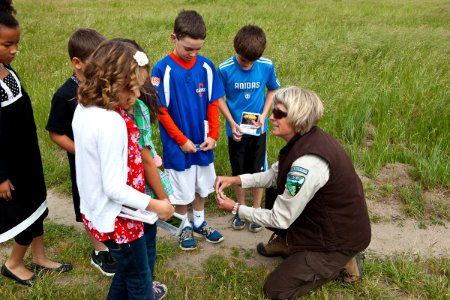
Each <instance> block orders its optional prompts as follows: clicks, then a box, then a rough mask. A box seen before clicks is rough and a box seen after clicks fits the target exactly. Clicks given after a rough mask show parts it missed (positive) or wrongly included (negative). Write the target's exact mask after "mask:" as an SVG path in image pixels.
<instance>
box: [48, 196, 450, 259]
mask: <svg viewBox="0 0 450 300" xmlns="http://www.w3.org/2000/svg"><path fill="white" fill-rule="evenodd" d="M47 200H48V206H49V210H50V214H49V218H50V220H52V221H53V222H55V223H60V224H66V225H74V226H75V227H77V228H80V229H82V226H81V223H76V222H75V221H74V220H75V217H74V212H73V207H72V201H71V199H69V198H68V197H63V196H61V195H58V194H56V193H54V192H53V191H51V190H50V191H49V193H48V198H47ZM368 206H369V210H372V211H381V209H380V207H378V206H379V203H378V204H377V203H371V202H370V201H368ZM384 212H385V214H387V215H390V218H385V219H388V221H385V222H379V223H376V224H372V241H371V243H370V245H369V248H368V253H373V254H376V255H379V256H383V255H385V256H390V255H394V254H396V253H402V252H410V253H414V254H418V255H420V256H422V257H442V256H446V257H449V256H450V229H449V228H450V227H449V225H450V224H448V223H446V224H445V225H444V226H443V225H435V226H428V227H427V228H425V229H420V228H419V223H418V222H417V221H414V220H409V219H405V218H398V217H396V216H397V213H398V212H397V210H396V209H395V207H390V208H389V211H387V210H386V205H385V206H384ZM230 220H231V214H230V215H226V216H219V217H211V218H208V222H209V223H210V224H212V225H213V226H214V227H215V228H216V229H218V230H219V231H220V232H221V233H222V234H223V235H224V237H225V241H224V242H223V243H221V244H217V245H212V244H210V243H207V242H205V241H200V242H199V243H198V244H199V248H198V249H197V250H195V251H190V252H187V251H186V252H182V254H181V255H178V256H177V257H176V258H175V259H174V260H172V261H171V262H170V266H169V267H174V268H180V267H181V266H189V267H190V268H192V266H194V267H195V266H201V263H202V262H203V261H204V260H205V259H206V258H207V257H209V256H210V255H213V254H229V255H231V253H232V252H233V253H236V252H237V251H239V257H246V258H248V264H250V265H255V266H256V265H266V266H270V265H272V264H274V263H276V260H274V259H270V258H265V257H262V256H260V255H258V254H257V253H256V250H255V247H256V245H257V244H258V243H259V242H265V241H267V240H268V239H269V237H270V235H271V231H269V230H267V229H264V230H262V231H261V232H259V233H256V234H255V233H251V232H249V231H248V230H242V231H234V230H233V229H231V227H230ZM158 235H160V236H163V237H164V238H175V237H170V236H168V235H167V234H166V233H165V231H163V230H159V231H158Z"/></svg>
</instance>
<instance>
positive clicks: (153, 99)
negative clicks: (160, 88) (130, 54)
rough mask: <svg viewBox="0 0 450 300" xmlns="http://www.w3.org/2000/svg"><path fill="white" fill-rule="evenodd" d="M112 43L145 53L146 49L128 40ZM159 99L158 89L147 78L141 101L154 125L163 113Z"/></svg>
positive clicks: (116, 39)
mask: <svg viewBox="0 0 450 300" xmlns="http://www.w3.org/2000/svg"><path fill="white" fill-rule="evenodd" d="M112 41H121V42H125V43H129V44H131V45H132V46H133V47H135V48H136V50H138V51H142V52H144V53H145V51H144V49H143V48H142V47H141V46H140V45H139V44H138V43H137V42H136V41H135V40H131V39H127V38H114V39H112ZM158 98H159V96H158V92H157V91H156V88H155V87H154V86H153V84H152V83H151V82H150V78H149V77H148V76H147V78H146V79H145V82H144V85H143V86H142V87H141V96H140V97H139V100H141V101H142V102H144V104H145V105H146V106H147V108H148V111H149V113H150V122H151V123H152V124H156V122H157V120H158V118H157V115H158V114H160V113H161V111H160V109H159V107H158Z"/></svg>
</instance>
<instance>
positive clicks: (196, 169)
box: [165, 163, 216, 205]
mask: <svg viewBox="0 0 450 300" xmlns="http://www.w3.org/2000/svg"><path fill="white" fill-rule="evenodd" d="M165 172H166V174H167V175H168V176H169V179H170V183H171V184H172V187H173V194H172V195H171V197H170V202H171V203H172V204H174V205H188V204H190V203H192V202H193V201H194V199H195V193H197V194H199V195H200V197H202V198H206V197H207V196H208V195H209V194H210V193H212V192H213V191H214V181H215V180H216V171H215V169H214V163H211V164H209V166H206V167H203V166H196V165H194V166H191V167H190V168H189V169H187V170H184V171H176V170H173V169H166V170H165Z"/></svg>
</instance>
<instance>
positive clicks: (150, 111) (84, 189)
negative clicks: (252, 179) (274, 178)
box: [0, 10, 280, 299]
mask: <svg viewBox="0 0 450 300" xmlns="http://www.w3.org/2000/svg"><path fill="white" fill-rule="evenodd" d="M4 32H5V25H3V24H0V42H1V39H2V38H4ZM170 37H171V40H172V41H173V43H174V50H173V51H172V52H171V53H170V54H169V55H167V56H166V57H165V58H163V59H162V60H161V61H159V62H157V63H156V64H155V66H154V67H153V69H152V71H151V76H150V74H149V73H150V69H149V60H148V58H147V55H146V54H145V51H144V50H143V49H142V48H141V47H140V46H139V45H138V44H137V43H136V42H135V41H133V40H128V39H112V40H106V39H105V38H104V37H103V36H102V35H101V34H100V33H98V32H97V31H95V30H92V29H78V30H77V31H76V32H75V33H74V34H73V35H72V36H71V38H70V39H69V45H68V49H69V56H70V59H71V62H72V66H73V69H74V72H73V74H72V76H71V77H70V78H69V79H68V80H67V81H66V82H65V83H64V84H63V85H62V86H61V87H60V88H59V89H58V90H57V92H56V93H55V95H54V97H53V99H52V105H51V110H50V114H49V119H48V123H47V126H46V129H47V130H48V131H49V134H50V138H51V139H52V141H54V142H55V143H56V144H57V145H59V146H60V147H61V148H63V149H65V150H66V151H67V155H68V159H69V164H70V170H71V179H72V192H73V201H74V209H75V214H76V220H77V221H79V222H84V225H85V228H86V231H87V232H88V236H89V238H90V241H91V243H92V246H93V248H94V250H93V252H92V257H91V263H92V264H93V265H94V266H95V267H97V268H98V269H99V270H100V271H101V272H102V273H103V274H105V275H108V276H111V275H114V274H115V276H114V278H113V282H112V284H111V288H110V291H109V294H108V298H110V299H116V298H117V299H119V298H126V295H128V296H130V297H134V296H136V297H138V296H143V298H145V299H162V298H164V297H165V295H166V293H167V287H166V286H165V285H164V284H161V283H159V282H156V281H153V273H154V264H155V259H156V226H155V225H154V224H147V223H143V222H141V221H137V220H133V219H128V218H124V217H120V216H118V215H119V214H120V212H121V209H122V207H123V206H126V207H130V208H133V209H136V210H140V211H142V212H144V211H146V210H147V211H153V212H155V213H157V215H158V217H159V218H160V219H163V220H166V219H168V218H170V217H171V216H172V215H173V213H174V211H175V212H177V213H178V214H180V215H181V216H183V218H186V219H187V218H188V209H187V206H188V205H189V204H192V211H193V219H192V222H184V225H183V228H182V231H181V234H180V237H179V240H180V247H181V249H183V250H193V249H196V247H197V243H196V240H195V239H194V234H195V235H199V236H201V237H204V238H205V239H206V240H207V241H208V242H211V243H220V242H222V241H223V240H224V238H223V236H222V235H221V234H220V233H219V232H218V231H217V230H215V229H214V228H213V227H212V226H210V225H209V224H208V223H207V222H206V221H205V212H204V209H205V197H207V196H208V194H210V193H211V192H213V191H214V187H213V185H214V180H215V178H216V174H215V169H214V163H213V161H214V157H213V149H214V148H215V147H216V142H217V140H218V136H219V125H220V124H219V123H220V121H219V110H220V111H221V112H222V114H223V115H224V117H225V118H226V121H227V136H228V142H229V155H230V163H231V166H232V172H233V175H240V174H243V173H255V172H260V171H264V170H265V169H266V165H267V159H266V135H265V132H266V130H267V116H268V114H269V109H270V107H271V105H272V96H273V94H274V91H275V90H276V89H278V88H279V87H280V84H279V82H278V80H277V77H276V73H275V69H274V67H273V64H272V62H271V61H270V60H268V59H265V58H262V57H261V56H262V54H263V52H264V50H265V46H266V37H265V34H264V32H263V30H262V29H261V28H259V27H257V26H254V25H247V26H244V27H243V28H241V29H240V30H239V32H238V33H237V35H236V37H235V39H234V48H235V50H236V55H234V56H233V57H231V58H230V59H228V60H226V61H225V62H223V63H222V64H221V65H220V66H219V68H218V70H216V68H215V66H214V64H213V62H211V61H210V60H209V59H207V58H206V57H204V56H201V55H199V52H200V50H201V48H202V46H203V43H204V40H205V38H206V26H205V23H204V21H203V18H202V16H201V15H199V14H198V13H197V12H196V11H193V10H183V11H181V12H180V13H179V14H178V16H177V17H176V19H175V23H174V30H173V33H172V34H171V36H170ZM0 47H1V45H0ZM1 51H2V50H1V48H0V63H2V64H8V63H9V61H6V60H5V59H4V58H3V56H1ZM0 75H1V73H0ZM150 77H151V79H150ZM0 78H3V77H1V76H0ZM2 80H3V79H2ZM2 82H3V81H2ZM2 88H3V84H2ZM266 88H267V93H265V89H266ZM225 97H226V99H225ZM2 101H3V100H2ZM78 104H79V105H78ZM2 110H3V102H2ZM248 114H250V115H251V116H255V117H256V118H254V119H251V123H250V124H251V126H250V127H251V128H250V130H248V129H247V127H246V128H243V126H242V124H243V120H242V119H243V118H244V116H245V115H248ZM2 115H3V112H2V114H0V118H2V119H1V122H2V132H0V134H2V133H3V128H4V126H3V122H4V121H3V116H2ZM156 118H157V119H158V121H159V126H160V137H161V141H162V146H163V151H162V160H163V165H164V169H165V171H164V172H161V171H160V170H159V169H158V168H159V167H160V166H161V159H160V157H159V156H158V154H157V153H156V151H155V147H154V144H153V142H152V127H151V124H152V123H154V122H156ZM74 141H75V142H74ZM2 142H3V138H2ZM75 154H76V155H75ZM3 158H4V157H1V159H2V161H3ZM2 161H0V162H2ZM0 167H1V164H0ZM1 171H2V169H1V168H0V175H1ZM0 180H1V178H0ZM3 184H4V183H0V187H2V185H3ZM44 189H45V186H44ZM2 191H3V189H1V188H0V197H2V198H5V197H4V196H3V195H2ZM236 195H237V198H238V200H239V202H240V203H242V204H244V203H245V191H244V190H242V189H239V188H237V189H236ZM252 195H253V206H254V207H259V206H260V203H261V198H262V190H261V189H254V190H252ZM5 199H6V198H5ZM44 199H45V197H44ZM13 200H14V198H13ZM4 202H5V203H9V202H12V201H8V202H6V201H3V199H1V200H0V203H1V204H3V203H4ZM173 206H175V208H174V207H173ZM245 226H246V224H245V223H244V222H243V221H242V220H240V218H239V216H238V215H236V217H235V218H234V219H233V222H232V227H233V228H234V229H237V230H239V229H243V228H244V227H245ZM249 230H250V231H252V232H257V231H259V230H261V226H260V225H258V224H256V223H254V224H249ZM33 254H34V253H33ZM22 258H23V257H22ZM138 261H139V263H138V264H135V262H138ZM63 265H64V264H61V266H63ZM137 266H139V267H137ZM59 268H61V267H59ZM2 272H3V269H2ZM150 281H152V282H153V285H149V284H148V283H149V282H150Z"/></svg>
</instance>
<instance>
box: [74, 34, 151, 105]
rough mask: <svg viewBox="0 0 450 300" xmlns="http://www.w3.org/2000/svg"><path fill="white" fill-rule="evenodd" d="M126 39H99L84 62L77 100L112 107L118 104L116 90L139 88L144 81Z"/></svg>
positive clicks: (131, 48) (84, 103)
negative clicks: (82, 79) (124, 40)
mask: <svg viewBox="0 0 450 300" xmlns="http://www.w3.org/2000/svg"><path fill="white" fill-rule="evenodd" d="M135 53H136V49H135V48H134V47H133V46H132V45H130V44H129V43H125V42H122V41H117V40H111V41H105V42H103V43H101V44H100V45H99V46H98V48H97V49H96V50H95V51H94V52H93V53H92V56H91V57H90V58H89V60H88V61H87V63H86V68H85V71H84V76H85V78H86V79H85V80H84V81H83V82H81V83H80V86H79V88H78V102H79V103H80V104H82V105H84V106H98V107H102V108H105V109H109V110H114V109H115V108H116V107H117V106H118V105H119V98H118V93H119V92H121V91H124V90H125V91H130V92H131V91H132V90H134V89H139V87H140V84H139V83H140V82H144V80H145V79H144V78H143V76H144V74H143V72H142V70H143V69H148V65H146V66H142V67H140V66H139V65H138V64H137V62H136V60H135V59H134V57H133V56H134V55H135Z"/></svg>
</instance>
